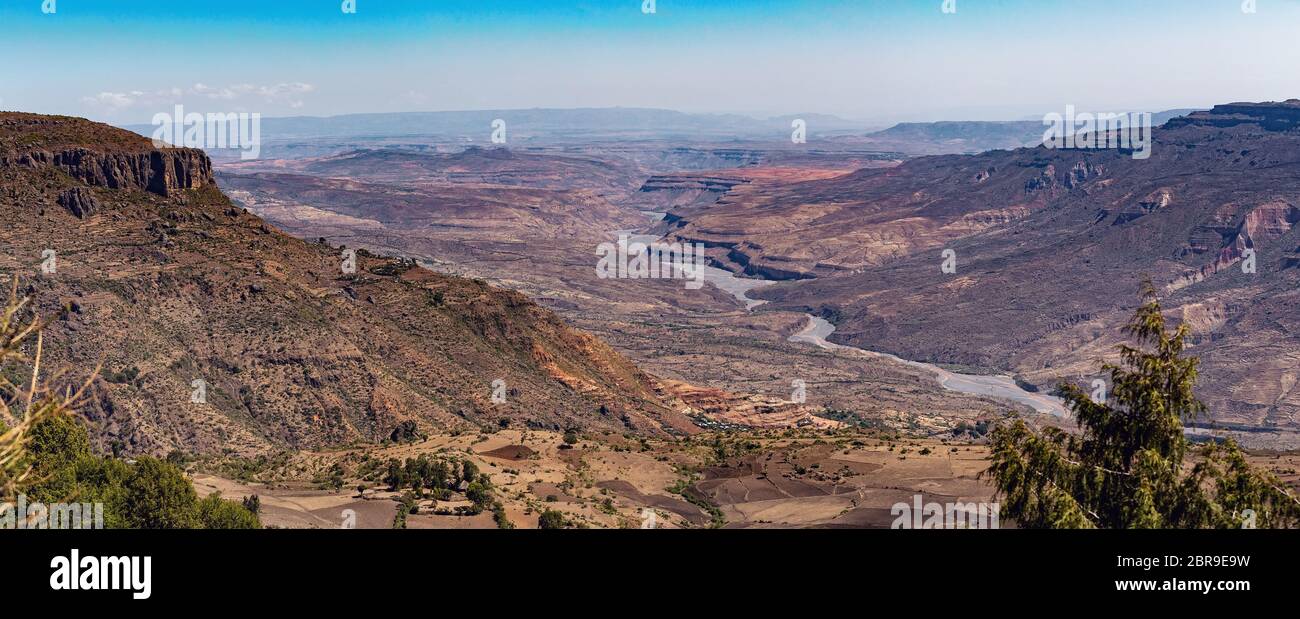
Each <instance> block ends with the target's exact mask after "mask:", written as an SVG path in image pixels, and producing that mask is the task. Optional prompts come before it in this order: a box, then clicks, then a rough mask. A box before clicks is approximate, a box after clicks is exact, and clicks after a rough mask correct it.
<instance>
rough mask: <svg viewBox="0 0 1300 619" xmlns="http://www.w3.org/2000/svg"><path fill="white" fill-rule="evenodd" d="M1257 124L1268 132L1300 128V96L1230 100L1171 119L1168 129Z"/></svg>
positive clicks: (1167, 125)
mask: <svg viewBox="0 0 1300 619" xmlns="http://www.w3.org/2000/svg"><path fill="white" fill-rule="evenodd" d="M1246 124H1255V125H1259V126H1260V127H1262V128H1264V129H1266V130H1268V131H1290V130H1292V129H1295V128H1296V127H1300V99H1288V100H1286V101H1283V102H1280V103H1275V102H1267V103H1228V104H1224V105H1216V106H1214V108H1213V109H1211V110H1210V111H1208V112H1193V113H1191V114H1188V115H1187V116H1182V117H1179V118H1174V119H1171V120H1170V121H1169V122H1168V123H1166V124H1165V127H1166V128H1169V129H1176V128H1179V127H1186V126H1203V127H1219V128H1225V127H1235V126H1237V125H1246Z"/></svg>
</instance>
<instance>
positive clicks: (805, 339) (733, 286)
mask: <svg viewBox="0 0 1300 619" xmlns="http://www.w3.org/2000/svg"><path fill="white" fill-rule="evenodd" d="M646 214H647V215H649V216H651V217H654V216H656V215H657V216H658V217H656V218H655V220H656V221H657V220H658V219H660V218H662V217H663V214H662V213H651V212H646ZM620 233H621V234H630V237H629V240H630V241H631V242H632V243H645V244H649V243H653V242H656V241H658V240H659V238H660V237H659V236H658V235H653V234H631V231H628V230H620V231H618V232H616V233H615V236H617V235H618V234H620ZM704 281H706V282H708V283H710V284H713V285H714V286H715V287H717V288H718V289H719V290H721V291H723V292H726V293H728V294H730V295H731V296H733V297H735V299H736V300H737V301H738V302H740V303H741V304H742V305H744V306H745V309H746V310H753V309H754V308H755V307H758V306H760V305H762V304H764V303H767V301H764V300H760V299H751V298H749V291H751V290H755V289H757V288H763V287H765V286H771V285H773V284H775V283H776V282H775V281H772V280H765V279H755V278H749V277H736V275H735V274H734V273H732V272H731V271H727V270H725V269H719V268H717V267H712V266H710V267H705V270H704ZM834 332H835V325H833V324H831V323H830V322H829V321H827V320H825V319H823V318H818V317H816V316H812V315H808V325H807V326H805V327H804V328H803V330H801V331H799V332H798V333H796V334H794V335H792V336H790V338H789V341H791V342H796V343H801V344H808V345H811V346H816V347H818V348H822V349H824V350H834V351H841V352H848V353H851V354H855V355H859V356H862V357H866V358H871V359H890V360H893V361H895V362H897V363H902V364H906V365H909V366H912V367H915V368H920V369H923V370H927V371H929V372H931V373H932V374H934V376H935V380H937V381H938V382H939V385H940V386H942V387H943V388H944V389H947V390H949V391H955V392H957V393H966V394H971V395H979V396H986V397H991V398H997V399H1001V400H1009V401H1012V402H1015V403H1017V404H1023V405H1025V406H1028V407H1030V408H1032V409H1034V410H1035V411H1038V412H1039V413H1044V414H1049V415H1055V416H1057V417H1067V416H1068V413H1069V411H1068V410H1067V409H1066V407H1065V401H1064V400H1062V399H1060V398H1057V397H1053V396H1050V395H1046V394H1042V393H1035V392H1032V391H1026V390H1024V389H1022V388H1021V387H1020V385H1017V384H1016V381H1015V379H1013V378H1012V377H1010V376H986V375H974V374H958V373H956V372H951V371H948V370H945V369H943V368H941V367H939V366H937V365H933V364H930V363H922V362H920V361H911V360H908V359H902V358H900V357H896V356H894V355H890V354H886V353H880V352H874V351H870V350H866V349H863V348H856V347H853V346H843V345H841V344H835V343H832V342H829V341H827V339H826V338H828V337H830V335H831V334H832V333H834Z"/></svg>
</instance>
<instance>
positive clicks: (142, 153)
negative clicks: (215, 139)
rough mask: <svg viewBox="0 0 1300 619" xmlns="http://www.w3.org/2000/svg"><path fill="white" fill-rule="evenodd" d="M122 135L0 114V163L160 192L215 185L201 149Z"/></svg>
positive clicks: (80, 125) (93, 127) (106, 129)
mask: <svg viewBox="0 0 1300 619" xmlns="http://www.w3.org/2000/svg"><path fill="white" fill-rule="evenodd" d="M115 132H117V133H118V134H116V135H115ZM125 133H127V132H124V131H119V130H115V129H113V128H112V127H108V126H106V125H95V124H94V123H78V122H75V121H73V120H72V119H65V118H60V117H48V116H38V115H34V114H4V115H0V166H15V165H17V166H23V167H27V168H41V167H53V168H57V169H58V170H61V171H63V172H65V173H67V174H68V175H69V176H71V177H73V178H75V179H77V180H78V181H81V182H82V183H85V184H87V185H91V186H94V187H107V188H109V189H140V190H143V191H148V192H150V193H155V194H158V195H160V196H169V195H172V194H173V193H175V192H176V191H178V190H183V189H198V188H200V187H204V186H207V185H212V184H213V183H214V180H213V175H212V162H211V161H210V160H209V159H208V157H207V155H205V154H204V153H203V151H201V150H198V149H193V148H168V149H164V150H158V149H155V148H154V147H153V144H152V143H151V142H150V141H149V140H146V139H144V138H143V137H141V136H137V135H134V134H127V135H120V134H125ZM105 136H111V139H105Z"/></svg>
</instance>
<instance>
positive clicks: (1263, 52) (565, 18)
mask: <svg viewBox="0 0 1300 619" xmlns="http://www.w3.org/2000/svg"><path fill="white" fill-rule="evenodd" d="M42 1H43V0H0V54H3V57H4V58H5V62H4V63H2V64H0V108H2V109H22V110H29V111H37V112H46V113H63V114H75V115H80V116H88V117H91V118H95V119H98V120H105V121H109V122H115V123H128V122H148V120H149V119H150V118H151V117H152V115H153V114H154V113H155V112H158V111H164V110H169V109H170V107H171V105H172V104H174V103H184V104H185V105H186V107H187V108H191V109H195V110H196V111H256V112H261V113H263V114H264V115H266V116H284V115H315V116H324V115H333V114H340V113H350V112H384V111H415V110H462V109H485V108H527V107H608V106H629V107H632V106H636V107H661V108H670V109H678V110H683V111H691V112H724V111H726V112H742V113H750V114H755V115H777V114H795V113H830V114H838V115H841V116H846V117H851V118H859V119H867V120H881V121H893V120H923V119H961V118H988V119H1001V118H1019V117H1041V115H1042V114H1043V113H1045V112H1047V111H1058V110H1063V109H1064V106H1065V105H1067V104H1073V105H1076V106H1078V107H1080V108H1089V109H1097V110H1107V111H1127V110H1136V109H1146V110H1158V109H1167V108H1173V107H1187V106H1205V105H1210V104H1213V103H1216V102H1223V101H1227V100H1260V99H1283V98H1288V97H1300V72H1298V71H1295V70H1294V67H1295V66H1297V65H1300V45H1296V44H1295V36H1296V35H1295V32H1296V29H1297V28H1298V27H1300V3H1297V2H1295V1H1294V0H1257V2H1256V5H1257V13H1255V14H1247V13H1243V11H1242V0H955V2H956V7H957V12H956V13H955V14H945V13H943V12H942V10H941V8H942V4H943V1H942V0H821V1H813V0H808V1H796V0H743V1H742V0H713V1H704V0H657V1H656V12H655V13H654V14H651V15H647V14H644V13H643V12H642V10H641V8H642V0H531V1H524V0H473V1H461V0H357V2H356V4H357V12H356V14H344V13H343V12H342V10H341V5H342V1H341V0H256V1H254V0H214V1H208V2H204V1H198V0H169V1H162V0H55V2H56V12H55V13H54V14H45V13H43V12H42V10H41V8H42Z"/></svg>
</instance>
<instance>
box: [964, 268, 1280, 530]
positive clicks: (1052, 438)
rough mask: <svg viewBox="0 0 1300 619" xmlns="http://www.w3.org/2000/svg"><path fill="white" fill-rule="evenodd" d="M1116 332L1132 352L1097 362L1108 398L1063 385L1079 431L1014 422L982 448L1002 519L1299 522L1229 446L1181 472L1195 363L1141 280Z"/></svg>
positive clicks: (1125, 523)
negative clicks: (1138, 296)
mask: <svg viewBox="0 0 1300 619" xmlns="http://www.w3.org/2000/svg"><path fill="white" fill-rule="evenodd" d="M1142 298H1143V304H1142V306H1141V307H1140V308H1139V309H1138V310H1137V312H1136V313H1135V314H1134V316H1133V318H1132V319H1131V320H1130V321H1129V323H1128V324H1127V325H1126V326H1125V327H1124V333H1125V334H1126V335H1128V336H1129V337H1131V338H1132V339H1133V340H1134V341H1135V344H1136V345H1134V346H1130V345H1127V344H1126V345H1122V346H1120V347H1119V352H1120V360H1121V361H1120V364H1119V365H1112V364H1106V365H1105V366H1103V369H1104V371H1106V372H1108V373H1109V375H1110V384H1111V385H1112V387H1111V389H1110V395H1109V398H1107V400H1106V401H1104V402H1094V401H1093V400H1092V399H1091V397H1090V396H1089V394H1088V393H1086V392H1084V390H1083V389H1081V388H1079V387H1078V386H1076V385H1072V384H1065V385H1062V386H1061V393H1062V395H1063V397H1064V398H1065V400H1066V403H1067V404H1068V406H1069V407H1070V410H1071V411H1073V413H1074V415H1075V417H1076V418H1077V420H1078V424H1079V431H1078V432H1077V433H1069V432H1066V431H1063V430H1061V429H1058V428H1051V427H1049V428H1046V429H1044V430H1043V431H1042V432H1041V433H1040V432H1035V431H1033V430H1032V429H1030V428H1029V427H1028V426H1027V425H1026V424H1025V423H1024V422H1023V421H1021V420H1014V421H1013V422H1011V423H1004V424H1001V425H999V426H998V427H997V428H996V429H995V430H994V432H993V434H992V436H991V438H992V443H991V448H992V455H991V466H990V467H989V470H988V471H987V472H986V473H987V474H988V475H990V476H991V477H992V480H993V483H994V485H995V486H996V488H997V492H998V496H999V499H1000V500H1001V502H1002V508H1003V514H1004V515H1005V516H1008V517H1010V518H1013V519H1015V520H1016V522H1017V523H1018V524H1019V525H1020V526H1022V527H1035V528H1093V527H1096V528H1210V527H1213V528H1234V527H1241V526H1243V525H1245V526H1251V525H1253V526H1259V527H1286V526H1296V525H1297V523H1300V502H1298V501H1297V499H1296V498H1295V497H1294V496H1292V495H1291V494H1290V493H1288V492H1287V491H1286V490H1284V489H1283V488H1282V486H1281V484H1280V482H1278V480H1277V479H1276V478H1275V477H1273V476H1272V475H1270V474H1268V473H1267V472H1264V471H1259V470H1255V469H1253V468H1251V467H1250V465H1249V464H1248V463H1247V462H1246V459H1245V456H1244V455H1243V454H1242V452H1241V449H1240V448H1239V447H1238V446H1237V445H1236V443H1235V442H1233V441H1231V440H1229V441H1226V442H1224V443H1223V444H1217V443H1211V444H1208V445H1206V446H1204V447H1202V448H1201V449H1200V450H1198V452H1199V453H1197V454H1196V455H1197V456H1199V457H1198V458H1194V459H1193V461H1194V462H1195V464H1194V466H1192V467H1191V468H1190V470H1187V469H1186V468H1185V467H1184V458H1185V456H1187V454H1188V451H1189V448H1190V446H1189V443H1188V441H1187V440H1186V438H1185V437H1184V435H1183V424H1184V422H1187V421H1191V420H1194V419H1195V418H1196V416H1197V415H1198V414H1200V413H1201V412H1203V411H1204V408H1205V407H1204V405H1203V404H1201V402H1200V401H1199V400H1197V399H1196V397H1195V395H1194V394H1193V387H1194V386H1195V384H1196V377H1197V366H1198V359H1197V358H1195V357H1190V356H1185V355H1184V354H1183V353H1184V340H1185V339H1186V337H1187V335H1188V328H1187V325H1186V324H1183V325H1180V326H1179V327H1178V328H1177V329H1176V330H1174V331H1173V332H1172V333H1170V332H1169V331H1168V329H1166V326H1165V319H1164V315H1163V314H1162V312H1161V309H1160V303H1159V300H1158V299H1157V298H1156V293H1155V289H1154V287H1153V286H1152V285H1151V283H1150V282H1147V283H1145V284H1144V285H1143V289H1142Z"/></svg>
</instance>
